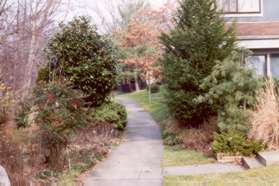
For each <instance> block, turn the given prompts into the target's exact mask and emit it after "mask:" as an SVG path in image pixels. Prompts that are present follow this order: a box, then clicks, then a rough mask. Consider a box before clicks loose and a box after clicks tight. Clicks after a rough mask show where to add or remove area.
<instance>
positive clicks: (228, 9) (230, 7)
mask: <svg viewBox="0 0 279 186" xmlns="http://www.w3.org/2000/svg"><path fill="white" fill-rule="evenodd" d="M217 3H218V5H219V6H220V8H221V9H222V11H223V13H224V17H225V20H226V22H228V23H230V22H234V21H235V22H236V35H237V37H238V40H239V46H241V47H245V48H247V49H250V50H251V51H252V52H253V55H251V56H250V57H249V58H248V59H247V64H248V66H250V67H252V68H254V69H255V70H256V71H257V73H258V74H261V75H266V76H272V77H274V78H277V79H279V1H278V0H217Z"/></svg>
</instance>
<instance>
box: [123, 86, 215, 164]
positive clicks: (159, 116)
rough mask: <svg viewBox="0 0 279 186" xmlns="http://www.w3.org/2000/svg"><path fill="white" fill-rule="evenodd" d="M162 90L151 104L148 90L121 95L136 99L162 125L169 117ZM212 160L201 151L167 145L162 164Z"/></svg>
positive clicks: (153, 97)
mask: <svg viewBox="0 0 279 186" xmlns="http://www.w3.org/2000/svg"><path fill="white" fill-rule="evenodd" d="M162 92H163V89H162V88H161V91H160V92H159V93H156V94H152V102H151V104H149V99H148V92H147V91H146V90H143V91H140V92H135V93H131V94H125V95H121V96H127V97H129V98H131V99H133V100H135V101H136V102H137V103H139V104H140V105H141V106H142V107H143V108H144V109H145V110H146V111H147V112H150V114H151V115H152V117H153V118H154V120H155V121H157V122H158V123H160V124H161V125H162V124H163V122H164V121H165V120H166V119H168V117H169V112H168V107H167V105H166V104H165V102H164V95H163V93H162ZM211 162H214V159H213V158H209V157H207V156H205V155H203V154H202V153H200V152H196V151H190V150H186V149H181V148H173V147H168V146H165V148H164V158H163V161H162V165H163V166H164V167H169V166H185V165H193V164H204V163H211Z"/></svg>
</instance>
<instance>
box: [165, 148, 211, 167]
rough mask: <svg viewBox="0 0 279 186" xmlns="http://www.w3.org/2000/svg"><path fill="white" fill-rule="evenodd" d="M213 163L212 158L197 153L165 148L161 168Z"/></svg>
mask: <svg viewBox="0 0 279 186" xmlns="http://www.w3.org/2000/svg"><path fill="white" fill-rule="evenodd" d="M215 161H216V160H215V159H214V158H210V157H207V156H206V155H203V154H202V153H200V152H197V151H192V150H185V149H181V148H178V149H176V148H173V147H165V149H164V157H163V162H162V165H163V167H173V166H174V167H175V166H186V165H195V164H206V163H213V162H215Z"/></svg>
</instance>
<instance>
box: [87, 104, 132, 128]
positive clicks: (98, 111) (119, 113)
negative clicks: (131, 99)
mask: <svg viewBox="0 0 279 186" xmlns="http://www.w3.org/2000/svg"><path fill="white" fill-rule="evenodd" d="M91 116H92V117H93V119H94V121H95V122H100V123H110V124H113V126H114V128H115V129H118V130H123V129H125V127H126V124H127V112H126V109H125V107H124V106H122V105H120V104H118V103H115V102H111V101H110V102H106V103H104V104H103V105H101V106H100V107H97V108H94V109H92V111H91Z"/></svg>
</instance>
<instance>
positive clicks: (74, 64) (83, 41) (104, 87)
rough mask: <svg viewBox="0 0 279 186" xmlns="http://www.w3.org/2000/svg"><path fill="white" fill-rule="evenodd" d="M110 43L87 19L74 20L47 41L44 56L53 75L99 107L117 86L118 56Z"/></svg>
mask: <svg viewBox="0 0 279 186" xmlns="http://www.w3.org/2000/svg"><path fill="white" fill-rule="evenodd" d="M115 51H116V50H115V48H114V47H113V46H112V42H110V41H109V40H107V39H106V38H105V37H104V36H101V35H99V34H98V33H97V30H96V28H95V27H94V26H91V25H90V20H89V19H87V18H85V17H79V18H75V19H74V20H73V21H71V22H70V23H68V24H67V25H62V26H61V30H60V31H59V32H58V33H56V34H55V35H54V36H53V37H52V38H51V39H50V41H49V43H48V46H47V49H46V53H47V57H48V59H49V62H50V64H49V65H48V67H50V69H51V73H52V76H50V77H54V78H56V79H66V80H68V81H70V82H71V83H72V84H73V86H74V88H77V89H80V90H81V91H82V92H83V93H84V94H85V95H86V101H88V102H90V103H91V105H93V106H99V105H101V104H102V103H103V102H104V100H105V99H106V98H107V97H108V96H109V94H110V92H111V91H112V89H113V88H114V87H115V85H116V77H117V70H116V65H117V61H118V60H117V56H116V52H115Z"/></svg>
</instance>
